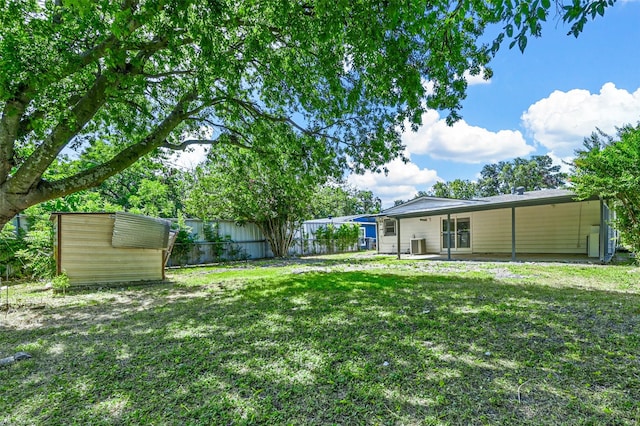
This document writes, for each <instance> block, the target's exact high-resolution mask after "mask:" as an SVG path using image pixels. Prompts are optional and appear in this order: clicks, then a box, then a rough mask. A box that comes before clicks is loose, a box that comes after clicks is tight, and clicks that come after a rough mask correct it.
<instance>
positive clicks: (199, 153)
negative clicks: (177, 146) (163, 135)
mask: <svg viewBox="0 0 640 426" xmlns="http://www.w3.org/2000/svg"><path fill="white" fill-rule="evenodd" d="M209 148H211V146H210V145H191V146H190V147H188V148H187V149H185V150H184V151H174V152H173V153H172V154H171V155H170V156H169V162H170V163H171V164H173V165H175V166H178V167H180V168H182V169H186V170H193V169H195V168H196V166H197V165H198V164H200V163H202V162H203V161H204V160H206V159H207V152H209Z"/></svg>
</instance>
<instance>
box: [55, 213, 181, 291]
mask: <svg viewBox="0 0 640 426" xmlns="http://www.w3.org/2000/svg"><path fill="white" fill-rule="evenodd" d="M51 220H52V221H53V228H54V239H53V241H54V257H55V262H56V272H57V273H58V274H63V273H64V274H66V275H67V276H68V277H69V283H70V284H71V286H76V285H80V286H84V285H96V284H103V283H121V282H132V281H160V280H163V279H164V253H165V250H167V248H168V241H169V230H170V222H169V221H167V220H163V219H156V218H152V217H148V216H142V215H135V214H131V213H124V212H118V213H53V214H52V215H51Z"/></svg>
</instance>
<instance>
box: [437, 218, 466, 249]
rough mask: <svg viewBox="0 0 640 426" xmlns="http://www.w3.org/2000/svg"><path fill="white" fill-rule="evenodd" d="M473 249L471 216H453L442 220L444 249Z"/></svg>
mask: <svg viewBox="0 0 640 426" xmlns="http://www.w3.org/2000/svg"><path fill="white" fill-rule="evenodd" d="M449 247H451V250H452V251H453V250H455V251H471V218H469V217H452V218H451V223H449V224H447V219H443V220H442V250H443V251H444V250H447V249H448V248H449Z"/></svg>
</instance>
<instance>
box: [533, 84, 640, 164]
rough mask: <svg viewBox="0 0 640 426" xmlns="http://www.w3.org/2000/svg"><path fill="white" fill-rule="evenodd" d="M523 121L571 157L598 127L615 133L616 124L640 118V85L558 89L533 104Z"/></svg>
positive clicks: (547, 143) (538, 138)
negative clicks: (592, 90) (634, 87)
mask: <svg viewBox="0 0 640 426" xmlns="http://www.w3.org/2000/svg"><path fill="white" fill-rule="evenodd" d="M521 119H522V122H523V125H524V127H525V128H526V129H527V131H528V132H529V133H530V134H531V136H532V137H533V138H534V140H535V141H536V142H537V143H539V144H541V145H542V146H544V147H545V148H547V149H548V150H549V151H551V153H552V154H553V155H555V156H557V157H570V156H571V155H573V152H574V150H575V149H576V148H580V147H581V146H582V141H583V140H584V138H585V137H586V136H589V135H590V134H591V133H592V132H593V131H595V129H596V127H599V128H600V129H601V130H603V131H604V132H606V133H609V134H615V131H616V130H615V129H616V127H620V126H622V125H624V124H628V123H631V124H635V123H637V122H638V120H639V119H640V89H638V90H636V91H635V92H633V93H629V92H628V91H626V90H624V89H618V88H616V86H615V85H614V84H613V83H606V84H604V85H603V86H602V88H601V89H600V93H595V94H592V93H590V92H589V91H588V90H582V89H574V90H570V91H568V92H561V91H554V92H553V93H551V95H549V96H548V97H547V98H544V99H541V100H539V101H538V102H536V103H535V104H533V105H531V106H530V107H529V109H528V110H527V111H526V112H525V113H523V114H522V117H521Z"/></svg>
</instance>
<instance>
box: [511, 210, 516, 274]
mask: <svg viewBox="0 0 640 426" xmlns="http://www.w3.org/2000/svg"><path fill="white" fill-rule="evenodd" d="M511 261H512V262H515V261H516V208H515V207H511Z"/></svg>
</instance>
